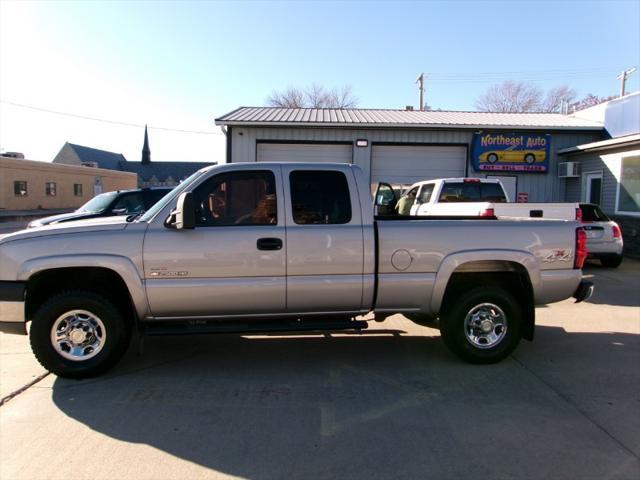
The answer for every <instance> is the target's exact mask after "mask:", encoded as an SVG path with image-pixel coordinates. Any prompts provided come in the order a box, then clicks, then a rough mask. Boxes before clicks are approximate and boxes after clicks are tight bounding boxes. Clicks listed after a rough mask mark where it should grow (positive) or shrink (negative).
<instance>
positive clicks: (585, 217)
mask: <svg viewBox="0 0 640 480" xmlns="http://www.w3.org/2000/svg"><path fill="white" fill-rule="evenodd" d="M580 210H582V221H583V222H608V221H609V217H607V216H606V215H605V214H604V212H603V211H602V210H600V207H598V206H597V205H585V204H582V205H580Z"/></svg>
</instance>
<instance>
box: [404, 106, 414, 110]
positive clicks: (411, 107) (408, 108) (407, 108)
mask: <svg viewBox="0 0 640 480" xmlns="http://www.w3.org/2000/svg"><path fill="white" fill-rule="evenodd" d="M404 109H405V110H406V111H407V112H413V105H407V106H406V107H404Z"/></svg>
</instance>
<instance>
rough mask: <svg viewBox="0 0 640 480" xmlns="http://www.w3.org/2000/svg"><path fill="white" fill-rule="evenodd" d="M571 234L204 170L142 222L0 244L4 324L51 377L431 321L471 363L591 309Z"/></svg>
mask: <svg viewBox="0 0 640 480" xmlns="http://www.w3.org/2000/svg"><path fill="white" fill-rule="evenodd" d="M586 255H587V252H586V235H585V233H584V231H583V229H582V228H581V226H580V224H578V223H577V222H565V221H545V220H543V221H535V222H533V221H526V220H524V221H495V220H491V219H484V220H480V219H474V220H460V219H448V220H442V219H429V220H423V219H417V218H411V217H404V218H401V217H388V218H387V217H374V214H373V202H372V198H371V194H370V192H369V184H368V181H367V180H366V179H365V177H364V175H363V173H362V171H361V170H360V169H359V168H358V167H356V166H354V165H347V164H326V163H325V164H313V163H283V164H278V163H252V162H247V163H234V164H226V165H220V166H215V167H209V168H206V169H203V170H200V171H198V172H196V173H195V174H193V175H192V176H191V177H189V178H188V179H187V180H185V181H184V182H183V183H181V184H180V185H179V186H178V187H177V188H175V189H174V190H173V191H172V192H170V193H169V194H168V195H167V196H165V197H164V198H163V199H161V200H160V201H159V202H158V203H156V204H155V205H154V206H153V207H152V208H151V209H149V210H148V211H147V212H146V213H145V214H144V215H142V216H141V217H136V216H130V217H128V218H127V219H123V218H121V217H118V218H105V219H94V220H86V221H78V222H69V223H61V224H55V225H50V226H43V227H37V228H31V229H28V230H22V231H20V232H16V233H13V234H10V235H5V236H3V237H0V320H1V321H5V322H21V323H23V324H24V322H26V321H31V329H30V332H29V335H30V340H31V346H32V349H33V351H34V353H35V355H36V357H37V359H38V360H39V361H40V362H41V363H42V365H44V367H45V368H47V369H48V370H50V371H52V372H54V373H56V374H58V375H61V376H66V377H76V378H80V377H86V376H91V375H96V374H98V373H100V372H103V371H105V370H106V369H108V368H110V367H112V366H113V365H114V364H115V363H116V362H117V361H118V360H119V359H120V358H121V357H122V355H123V353H124V351H125V350H126V348H127V345H128V344H129V339H130V336H131V334H132V332H133V331H135V330H136V329H137V330H138V331H140V332H141V333H145V334H179V333H214V332H226V333H228V332H251V331H254V332H265V331H271V332H273V331H293V330H295V331H301V330H320V331H327V330H338V329H355V330H358V329H362V328H366V327H367V322H365V321H363V320H360V319H359V318H360V316H361V315H364V314H367V313H369V312H373V313H374V314H375V318H376V319H377V320H384V318H385V317H387V316H389V315H392V314H394V313H402V314H404V315H406V316H407V317H409V318H410V319H412V320H414V321H416V322H418V323H428V322H437V325H438V327H439V328H440V331H441V334H442V338H443V340H444V341H445V343H446V344H447V345H448V346H449V347H450V348H451V349H452V350H453V351H454V352H455V353H456V354H458V355H459V356H460V357H461V358H463V359H465V360H467V361H470V362H474V363H491V362H497V361H499V360H500V359H502V358H504V357H506V356H507V355H509V354H510V353H511V352H512V351H513V349H514V348H516V345H518V342H519V341H520V339H521V338H525V339H527V340H532V339H533V335H534V325H535V320H534V319H535V313H534V312H535V310H534V306H535V305H542V304H546V303H550V302H556V301H559V300H564V299H566V298H569V297H571V296H574V297H575V298H576V299H577V301H582V300H584V299H586V298H588V297H589V295H590V294H591V291H592V288H593V286H592V285H591V284H590V283H589V282H586V281H584V280H583V279H582V271H581V268H582V264H583V262H584V260H585V258H586Z"/></svg>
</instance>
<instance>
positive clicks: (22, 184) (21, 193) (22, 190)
mask: <svg viewBox="0 0 640 480" xmlns="http://www.w3.org/2000/svg"><path fill="white" fill-rule="evenodd" d="M13 194H14V195H15V196H16V197H26V196H27V182H26V181H24V180H17V181H15V182H13Z"/></svg>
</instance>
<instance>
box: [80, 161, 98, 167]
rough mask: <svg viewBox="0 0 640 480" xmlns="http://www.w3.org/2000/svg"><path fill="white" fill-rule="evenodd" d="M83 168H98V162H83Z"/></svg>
mask: <svg viewBox="0 0 640 480" xmlns="http://www.w3.org/2000/svg"><path fill="white" fill-rule="evenodd" d="M82 166H83V167H92V168H98V162H82Z"/></svg>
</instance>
